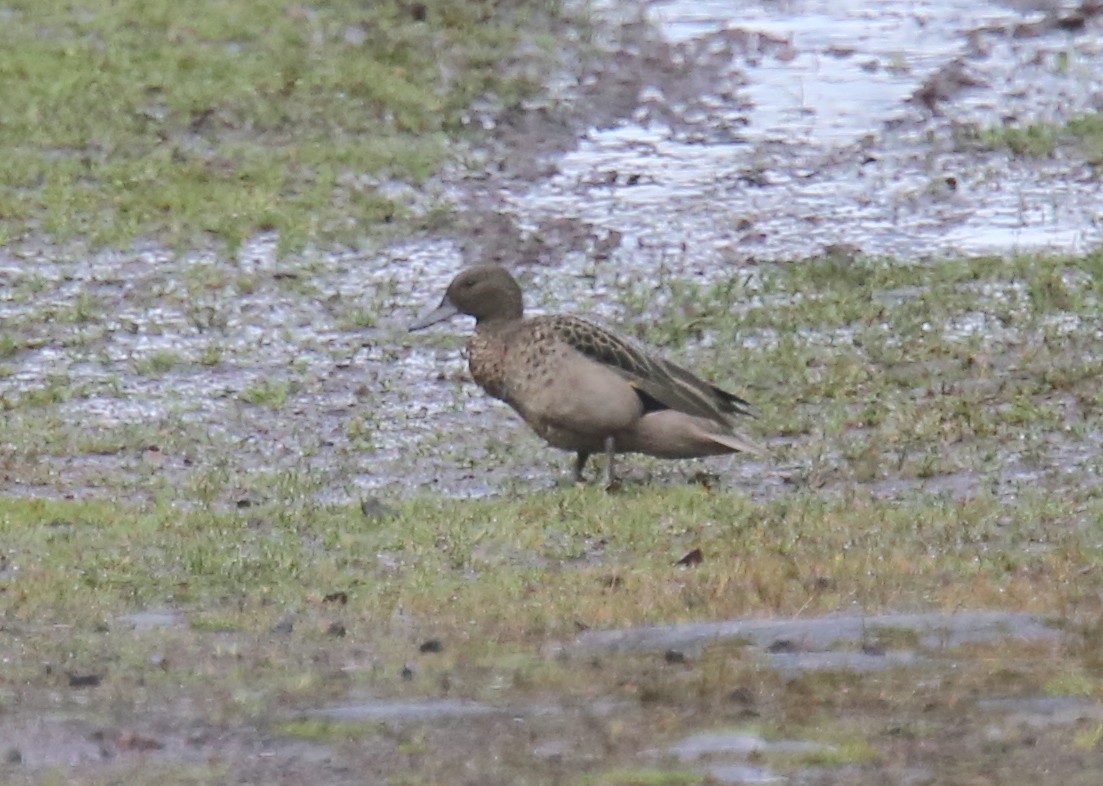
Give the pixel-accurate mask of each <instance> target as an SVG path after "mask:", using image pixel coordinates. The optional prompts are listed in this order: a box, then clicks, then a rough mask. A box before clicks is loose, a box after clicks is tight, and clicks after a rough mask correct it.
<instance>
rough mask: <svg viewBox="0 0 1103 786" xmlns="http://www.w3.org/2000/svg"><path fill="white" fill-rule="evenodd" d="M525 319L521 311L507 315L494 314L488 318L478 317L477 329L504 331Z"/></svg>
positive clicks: (476, 320) (476, 321)
mask: <svg viewBox="0 0 1103 786" xmlns="http://www.w3.org/2000/svg"><path fill="white" fill-rule="evenodd" d="M522 319H523V313H522V311H521V309H519V308H518V309H517V310H516V311H515V312H514V311H511V312H509V313H506V314H494V315H493V316H488V317H476V319H475V329H476V330H480V331H495V330H502V329H504V328H507V327H509V326H510V325H515V324H517V323H518V322H520V321H521V320H522Z"/></svg>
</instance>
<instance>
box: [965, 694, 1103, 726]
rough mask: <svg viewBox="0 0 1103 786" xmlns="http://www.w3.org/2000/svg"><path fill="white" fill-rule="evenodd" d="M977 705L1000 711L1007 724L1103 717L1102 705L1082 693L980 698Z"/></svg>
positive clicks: (1045, 724)
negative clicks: (1076, 694)
mask: <svg viewBox="0 0 1103 786" xmlns="http://www.w3.org/2000/svg"><path fill="white" fill-rule="evenodd" d="M977 708H978V709H981V710H986V711H988V712H993V713H1003V714H1004V717H1003V720H1004V721H1005V722H1007V723H1011V724H1023V725H1026V726H1032V727H1045V726H1056V725H1062V724H1068V723H1079V722H1080V721H1101V720H1103V704H1100V703H1099V702H1097V701H1092V700H1091V699H1087V698H1084V697H1083V696H1026V697H1022V698H1000V699H981V700H980V701H978V702H977Z"/></svg>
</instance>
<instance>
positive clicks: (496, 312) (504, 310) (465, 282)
mask: <svg viewBox="0 0 1103 786" xmlns="http://www.w3.org/2000/svg"><path fill="white" fill-rule="evenodd" d="M522 310H523V304H522V299H521V287H519V286H518V285H517V282H516V281H515V280H514V278H513V276H511V275H510V274H509V271H508V270H506V269H505V268H504V267H500V266H498V265H480V266H478V267H469V268H466V269H465V270H461V271H460V273H459V274H458V275H457V276H456V277H455V278H454V279H452V283H451V284H449V285H448V291H446V292H445V293H444V298H443V299H442V300H441V301H440V305H439V306H437V307H436V308H435V309H433V310H432V311H430V312H429V313H427V314H425V315H423V316H422V317H421V318H420V319H418V320H417V321H416V322H414V323H413V324H412V325H410V330H411V331H413V330H421V329H422V328H427V327H429V326H430V325H435V324H436V323H438V322H443V321H444V320H446V319H451V318H452V317H454V316H456V314H467V315H469V316H472V317H475V321H476V322H496V321H499V320H502V321H511V320H516V319H520V318H521V314H522Z"/></svg>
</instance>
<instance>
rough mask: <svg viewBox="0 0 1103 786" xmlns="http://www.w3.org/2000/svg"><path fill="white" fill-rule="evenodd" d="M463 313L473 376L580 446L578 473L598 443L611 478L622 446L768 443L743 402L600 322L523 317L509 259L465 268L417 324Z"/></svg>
mask: <svg viewBox="0 0 1103 786" xmlns="http://www.w3.org/2000/svg"><path fill="white" fill-rule="evenodd" d="M457 314H467V315H469V316H473V317H475V332H474V333H473V334H472V335H471V338H470V340H469V341H468V343H467V351H468V364H469V365H470V368H471V375H472V376H473V377H474V378H475V381H476V382H477V383H478V384H479V385H480V386H481V387H482V388H483V390H485V391H486V392H487V393H489V394H490V395H492V396H494V397H495V398H498V399H501V400H502V401H504V402H506V403H507V404H509V405H510V406H511V407H513V409H515V410H516V411H517V413H518V414H519V415H520V416H521V417H522V418H524V420H525V422H526V423H528V424H529V426H531V427H532V429H533V430H534V431H535V432H536V433H537V434H539V435H540V436H541V437H543V438H544V439H545V440H546V441H547V442H548V443H549V444H551V445H553V446H554V447H557V448H561V449H563V450H570V451H574V452H575V453H576V454H577V458H576V460H575V464H574V477H575V480H576V481H579V482H581V481H582V480H583V469H584V468H585V466H586V462H587V460H588V459H589V458H590V455H591V454H593V453H597V452H599V451H604V452H605V454H606V456H607V463H606V481H607V482H608V484H609V485H612V484H613V482H614V473H613V456H614V454H616V453H632V452H635V453H645V454H647V455H650V456H658V457H659V458H697V457H700V456H714V455H720V454H724V453H735V452H738V451H742V452H747V453H755V454H760V453H761V452H762V451H761V449H760V448H758V447H757V446H756V445H755V444H754V443H752V442H751V441H750V440H749V439H747V438H746V437H744V436H742V435H740V434H738V433H736V431H735V428H734V421H735V418H736V417H737V416H740V415H750V414H751V412H750V409H749V405H748V403H747V402H746V401H744V400H743V399H741V398H740V397H739V396H736V395H734V394H732V393H728V392H727V391H724V390H722V389H720V388H718V387H716V386H715V385H713V384H711V383H709V382H706V381H705V380H703V379H701V378H700V377H698V376H697V375H696V374H694V373H692V372H691V371H688V370H686V369H684V368H682V367H681V366H679V365H676V364H674V363H671V362H670V361H668V360H664V359H663V358H661V357H658V356H657V355H655V354H654V353H652V352H649V351H648V350H646V349H645V348H643V347H641V346H640V345H639V344H637V343H636V342H635V341H632V340H630V339H627V338H623V337H621V336H618V335H616V334H615V333H613V332H611V331H610V330H608V329H607V328H604V327H602V326H601V325H599V324H597V323H595V322H591V321H589V320H586V319H583V318H581V317H577V316H570V315H561V314H556V315H546V316H536V317H531V318H529V319H525V318H524V305H523V299H522V294H521V288H520V286H518V284H517V282H516V281H515V280H514V278H513V276H512V275H510V273H509V271H507V270H506V269H505V268H503V267H499V266H496V265H484V266H480V267H471V268H467V269H465V270H463V271H461V272H460V273H459V274H458V275H457V276H456V277H455V278H454V279H453V280H452V283H451V284H449V285H448V291H447V292H446V293H445V295H444V298H443V299H442V300H441V302H440V305H439V306H438V307H437V308H436V309H434V310H433V311H431V312H429V313H428V314H426V315H425V316H423V317H422V318H421V319H419V320H417V321H416V322H414V323H413V324H412V325H410V330H411V331H413V330H421V329H422V328H426V327H429V326H430V325H434V324H436V323H438V322H442V321H444V320H446V319H450V318H452V317H454V316H456V315H457Z"/></svg>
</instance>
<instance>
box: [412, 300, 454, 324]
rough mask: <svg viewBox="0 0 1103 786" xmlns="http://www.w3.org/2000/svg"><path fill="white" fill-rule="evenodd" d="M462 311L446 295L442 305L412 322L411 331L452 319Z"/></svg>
mask: <svg viewBox="0 0 1103 786" xmlns="http://www.w3.org/2000/svg"><path fill="white" fill-rule="evenodd" d="M458 313H460V310H459V309H458V308H456V307H455V305H453V303H452V301H451V300H449V299H448V296H447V295H445V296H444V299H443V300H441V301H440V305H439V306H437V307H436V308H434V309H433V310H432V311H430V312H429V313H428V314H422V315H421V316H420V317H419V318H418V319H416V320H415V321H414V322H411V323H410V332H411V333H413V332H414V331H415V330H421V329H422V328H427V327H429V326H430V325H435V324H437V323H438V322H443V321H444V320H446V319H451V318H452V317H454V316H456V314H458Z"/></svg>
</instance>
